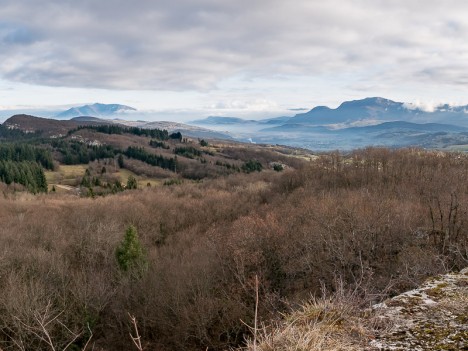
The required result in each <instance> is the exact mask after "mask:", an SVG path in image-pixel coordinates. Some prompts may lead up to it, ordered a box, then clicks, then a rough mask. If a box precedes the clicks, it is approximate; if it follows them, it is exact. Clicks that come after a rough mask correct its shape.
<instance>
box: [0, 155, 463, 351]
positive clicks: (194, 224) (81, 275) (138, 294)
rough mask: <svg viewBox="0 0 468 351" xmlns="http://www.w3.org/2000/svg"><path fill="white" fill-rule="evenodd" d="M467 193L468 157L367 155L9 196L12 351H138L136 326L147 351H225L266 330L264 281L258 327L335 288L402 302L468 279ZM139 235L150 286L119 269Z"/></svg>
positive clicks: (3, 249) (5, 259)
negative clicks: (425, 287) (130, 238)
mask: <svg viewBox="0 0 468 351" xmlns="http://www.w3.org/2000/svg"><path fill="white" fill-rule="evenodd" d="M467 179H468V159H467V157H466V156H465V155H462V154H443V153H438V152H429V151H421V150H412V149H408V150H397V151H390V150H386V149H366V150H361V151H356V152H354V153H352V154H350V155H346V156H343V155H340V154H338V153H335V154H327V155H323V156H320V157H319V158H318V159H316V160H314V161H313V162H311V163H310V164H308V165H307V166H305V167H303V168H301V169H296V170H293V169H289V170H286V171H284V172H280V173H277V172H273V171H264V172H261V173H252V174H242V173H239V174H234V175H231V176H227V177H223V178H219V179H214V180H209V181H204V182H198V183H187V182H186V183H184V184H182V185H174V186H166V187H159V188H148V189H143V190H138V191H132V192H124V193H120V194H117V195H113V196H108V197H104V198H96V199H86V198H76V197H72V196H70V197H67V196H64V195H40V196H37V197H33V196H31V195H27V194H17V195H8V196H5V197H4V198H3V199H1V200H0V221H1V223H2V225H1V226H0V281H1V284H0V348H2V349H5V350H9V349H12V350H15V349H17V350H62V349H64V348H65V347H66V346H67V345H68V344H70V345H71V346H70V347H69V348H68V350H74V349H83V348H84V347H85V345H88V349H91V348H92V345H94V349H95V350H99V349H101V350H130V349H131V348H132V347H135V345H134V344H133V341H132V338H131V337H130V333H131V334H132V335H133V336H135V326H136V323H137V325H138V333H139V334H138V337H139V339H138V340H139V341H140V342H141V347H142V348H143V349H145V350H200V349H203V350H205V349H206V348H208V349H209V350H221V349H226V348H227V347H228V346H235V345H240V344H242V343H243V342H244V340H245V336H246V334H248V333H249V328H248V327H247V325H252V326H253V325H254V311H255V300H256V297H255V293H256V291H255V290H256V289H255V287H256V283H255V282H256V277H258V279H259V282H260V289H259V295H260V296H259V306H258V314H259V322H266V321H268V320H269V318H271V317H272V316H274V315H275V312H278V311H284V310H285V309H286V308H288V306H290V305H294V304H297V303H300V302H301V301H303V300H304V299H306V298H308V297H310V294H314V295H315V296H317V297H319V295H320V293H321V291H322V289H324V288H325V289H326V290H327V291H331V292H333V291H334V290H337V289H339V287H338V286H337V285H336V282H337V281H339V282H340V284H344V285H345V286H347V287H348V288H350V289H353V291H357V293H356V294H359V291H362V293H363V294H366V295H367V296H368V295H369V294H376V296H377V295H379V294H395V293H397V292H399V291H401V290H403V289H407V288H410V287H413V286H415V285H416V284H418V283H420V282H421V280H422V279H424V278H425V277H427V276H429V275H434V274H436V273H440V272H445V271H447V270H457V269H460V268H462V267H464V266H466V265H467V263H468V243H467V238H468V236H467V228H466V225H465V223H466V222H467V220H468V216H467V212H466V211H467V205H468V203H467V200H468V183H467ZM129 225H134V226H135V227H136V228H137V230H138V234H139V239H140V242H141V244H142V246H143V248H144V250H145V253H146V256H147V260H148V269H147V270H145V271H144V273H142V274H139V275H128V274H124V273H123V272H121V271H120V270H119V266H118V264H117V262H116V256H115V250H116V248H117V247H118V245H119V243H120V242H121V240H122V237H123V235H124V233H125V230H126V228H127V227H128V226H129ZM129 315H131V316H132V317H131V318H134V319H129ZM132 321H133V322H132ZM241 321H242V322H241Z"/></svg>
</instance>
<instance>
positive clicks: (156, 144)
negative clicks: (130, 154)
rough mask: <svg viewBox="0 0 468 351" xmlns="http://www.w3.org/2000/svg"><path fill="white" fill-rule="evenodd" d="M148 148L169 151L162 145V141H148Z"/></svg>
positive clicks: (166, 146)
mask: <svg viewBox="0 0 468 351" xmlns="http://www.w3.org/2000/svg"><path fill="white" fill-rule="evenodd" d="M149 146H151V147H154V148H161V149H166V150H168V149H169V145H167V144H166V143H164V142H162V141H158V140H150V142H149Z"/></svg>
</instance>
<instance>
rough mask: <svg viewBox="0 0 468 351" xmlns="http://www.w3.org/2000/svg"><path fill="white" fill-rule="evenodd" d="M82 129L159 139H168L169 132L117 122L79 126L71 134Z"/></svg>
mask: <svg viewBox="0 0 468 351" xmlns="http://www.w3.org/2000/svg"><path fill="white" fill-rule="evenodd" d="M81 129H90V130H94V131H96V132H99V133H105V134H124V133H127V134H133V135H138V136H146V137H151V138H154V139H158V140H168V139H169V132H168V131H167V130H165V129H164V130H163V129H143V128H138V127H122V126H119V125H115V124H105V125H98V126H79V127H78V128H76V129H74V130H71V131H70V132H69V134H72V133H74V132H76V131H78V130H81Z"/></svg>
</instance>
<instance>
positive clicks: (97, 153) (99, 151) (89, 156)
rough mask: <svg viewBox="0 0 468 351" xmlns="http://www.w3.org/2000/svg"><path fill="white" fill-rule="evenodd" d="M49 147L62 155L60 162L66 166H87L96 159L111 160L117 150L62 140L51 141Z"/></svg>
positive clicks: (110, 147) (107, 146)
mask: <svg viewBox="0 0 468 351" xmlns="http://www.w3.org/2000/svg"><path fill="white" fill-rule="evenodd" d="M51 145H52V147H54V148H55V149H56V150H57V151H58V152H60V153H61V154H62V160H61V161H62V163H64V164H66V165H76V164H87V163H89V162H92V161H95V160H98V159H103V158H113V157H114V156H115V154H116V153H118V150H115V149H114V148H113V147H112V146H110V145H88V144H85V143H82V142H79V141H68V140H63V139H61V140H53V141H52V142H51Z"/></svg>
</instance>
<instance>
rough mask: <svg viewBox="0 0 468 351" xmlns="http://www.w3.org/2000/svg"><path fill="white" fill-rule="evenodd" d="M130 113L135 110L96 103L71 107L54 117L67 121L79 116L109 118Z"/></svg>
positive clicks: (117, 105) (128, 107)
mask: <svg viewBox="0 0 468 351" xmlns="http://www.w3.org/2000/svg"><path fill="white" fill-rule="evenodd" d="M131 111H136V109H135V108H133V107H130V106H126V105H119V104H99V103H96V104H92V105H84V106H79V107H72V108H70V109H68V110H66V111H63V112H60V113H58V114H57V115H56V116H55V117H56V118H60V119H69V118H73V117H80V116H91V117H109V116H114V115H116V114H122V113H126V112H131Z"/></svg>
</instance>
